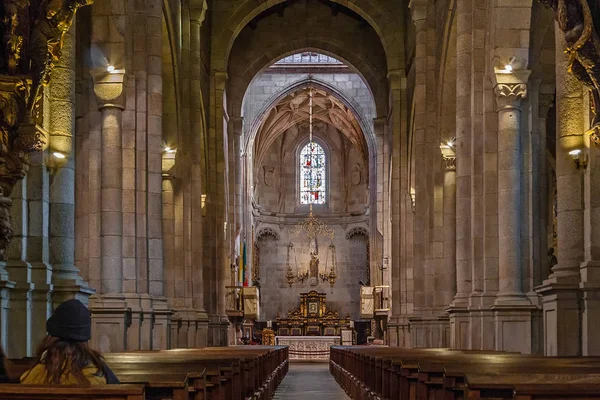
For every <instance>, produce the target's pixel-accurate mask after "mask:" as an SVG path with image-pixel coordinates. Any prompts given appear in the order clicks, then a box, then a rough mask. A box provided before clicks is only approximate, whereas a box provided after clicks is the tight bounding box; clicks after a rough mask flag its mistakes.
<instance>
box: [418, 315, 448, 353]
mask: <svg viewBox="0 0 600 400" xmlns="http://www.w3.org/2000/svg"><path fill="white" fill-rule="evenodd" d="M408 320H409V322H410V331H411V333H413V334H412V335H411V347H449V346H450V317H449V316H448V314H447V313H444V314H441V315H427V316H419V317H410V318H408Z"/></svg>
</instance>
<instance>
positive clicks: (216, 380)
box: [105, 346, 287, 399]
mask: <svg viewBox="0 0 600 400" xmlns="http://www.w3.org/2000/svg"><path fill="white" fill-rule="evenodd" d="M105 359H106V361H107V363H108V365H109V366H110V367H111V369H112V370H113V371H114V372H115V374H116V375H117V377H119V379H121V380H122V381H123V382H128V383H133V382H135V383H145V384H146V383H147V384H148V388H147V391H149V392H151V389H150V387H149V386H150V384H151V383H152V381H153V380H155V379H158V377H159V376H160V375H161V374H164V373H166V372H168V373H173V374H174V373H180V374H182V373H188V389H189V390H190V391H194V392H196V394H195V395H194V396H193V398H219V399H220V398H226V399H232V398H233V399H240V398H251V397H256V398H270V397H271V396H272V395H273V393H274V391H275V389H276V387H277V385H278V384H279V383H280V382H281V380H282V379H283V377H284V376H285V372H286V371H287V348H284V347H279V348H273V347H271V348H267V347H262V348H258V347H257V346H249V347H246V348H243V347H241V346H240V347H232V348H208V349H186V350H181V349H180V350H166V351H159V352H144V351H140V352H129V353H113V354H107V355H106V356H105ZM141 377H144V378H143V379H147V380H148V382H144V381H142V380H141V379H142V378H141ZM173 397H174V396H173Z"/></svg>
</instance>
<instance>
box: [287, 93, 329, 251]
mask: <svg viewBox="0 0 600 400" xmlns="http://www.w3.org/2000/svg"><path fill="white" fill-rule="evenodd" d="M308 135H309V146H310V148H311V149H313V148H314V147H315V143H314V141H313V90H312V87H309V90H308ZM309 182H310V183H309V184H310V187H309V191H310V193H315V192H316V188H315V187H314V180H312V179H310V180H309ZM314 202H315V196H309V205H308V207H309V212H308V217H307V218H306V219H305V220H303V221H300V222H298V223H297V224H296V226H295V228H294V229H293V230H292V235H294V236H298V235H300V234H304V235H306V236H308V238H309V239H311V240H312V239H314V238H316V237H317V236H326V237H328V238H330V239H331V240H333V236H334V232H333V229H331V228H329V227H328V226H327V225H326V224H325V223H323V222H321V221H319V220H318V219H317V218H316V217H315V216H314V215H313V208H312V205H313V203H314Z"/></svg>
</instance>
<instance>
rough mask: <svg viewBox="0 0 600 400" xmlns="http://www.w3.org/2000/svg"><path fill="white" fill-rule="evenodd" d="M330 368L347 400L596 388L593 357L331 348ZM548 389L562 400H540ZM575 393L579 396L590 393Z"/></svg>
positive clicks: (599, 364)
mask: <svg viewBox="0 0 600 400" xmlns="http://www.w3.org/2000/svg"><path fill="white" fill-rule="evenodd" d="M330 370H331V373H332V375H333V376H334V377H335V379H336V380H337V381H338V382H339V383H340V385H341V386H342V387H343V388H344V389H345V390H346V392H347V393H348V394H349V395H350V396H351V397H352V398H353V399H427V400H432V399H467V398H468V399H478V398H482V399H483V398H498V399H504V398H507V399H508V398H513V395H514V396H517V394H518V393H520V394H518V395H519V396H525V397H523V399H530V398H531V399H541V398H544V399H546V398H548V399H549V398H570V395H571V394H572V395H573V398H578V397H576V396H575V393H576V392H572V393H569V391H568V388H569V387H573V386H575V385H576V383H575V382H579V383H580V385H585V386H589V387H593V386H594V385H596V384H600V379H599V378H600V358H597V357H572V358H568V357H563V358H549V357H535V356H528V355H520V354H515V353H502V352H493V351H492V352H489V351H461V350H450V349H403V348H381V347H377V348H375V347H351V348H343V347H333V348H332V349H331V360H330ZM597 374H598V375H597ZM582 377H585V380H583V378H582ZM550 378H552V379H550ZM544 385H546V386H544ZM561 385H562V386H561ZM548 387H554V388H555V389H556V390H555V391H556V393H562V396H566V397H560V396H558V397H556V396H555V397H552V396H550V397H548V396H546V394H547V393H550V392H549V391H548V390H549V389H547V388H548ZM579 392H580V393H581V395H582V396H584V397H585V395H586V394H589V393H590V390H588V389H582V390H580V391H579ZM579 392H578V393H579ZM527 396H529V397H527ZM544 396H546V397H544ZM580 398H581V397H580ZM590 398H596V397H590ZM598 398H600V394H599V397H598Z"/></svg>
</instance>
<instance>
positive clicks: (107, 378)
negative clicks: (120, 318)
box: [21, 299, 119, 385]
mask: <svg viewBox="0 0 600 400" xmlns="http://www.w3.org/2000/svg"><path fill="white" fill-rule="evenodd" d="M91 326H92V321H91V318H90V312H89V311H88V309H87V307H86V306H84V305H83V304H82V303H81V302H80V301H79V300H75V299H72V300H68V301H65V302H64V303H62V304H61V305H60V306H58V308H57V309H56V310H55V311H54V313H53V314H52V316H51V317H50V319H48V321H47V322H46V331H47V332H48V335H47V336H46V337H45V338H44V340H43V341H42V343H41V344H40V346H39V348H38V351H37V356H38V361H37V363H36V364H35V365H34V366H33V367H32V368H31V369H30V370H29V371H27V372H25V373H24V374H23V375H22V376H21V383H25V384H34V385H48V384H50V385H104V384H117V383H119V380H118V379H117V377H116V376H115V375H114V374H113V372H112V371H111V370H110V368H108V366H107V365H106V363H105V362H104V360H103V358H102V355H101V354H100V353H98V352H97V351H95V350H92V349H91V348H90V347H89V346H88V344H87V342H88V340H90V337H91Z"/></svg>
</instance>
